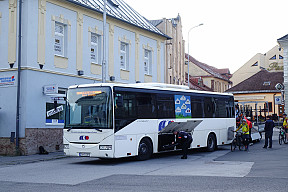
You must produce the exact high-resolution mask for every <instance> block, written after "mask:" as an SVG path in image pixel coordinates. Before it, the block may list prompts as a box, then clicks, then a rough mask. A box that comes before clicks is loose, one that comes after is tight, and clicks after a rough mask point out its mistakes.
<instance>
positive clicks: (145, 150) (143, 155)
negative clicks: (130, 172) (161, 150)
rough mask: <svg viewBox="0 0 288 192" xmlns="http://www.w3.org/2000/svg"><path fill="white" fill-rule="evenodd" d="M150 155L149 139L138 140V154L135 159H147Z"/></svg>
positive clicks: (150, 144) (150, 145)
mask: <svg viewBox="0 0 288 192" xmlns="http://www.w3.org/2000/svg"><path fill="white" fill-rule="evenodd" d="M151 155H152V143H151V141H150V140H149V139H147V138H144V139H142V140H141V141H140V144H139V147H138V156H137V160H139V161H143V160H147V159H149V158H150V157H151Z"/></svg>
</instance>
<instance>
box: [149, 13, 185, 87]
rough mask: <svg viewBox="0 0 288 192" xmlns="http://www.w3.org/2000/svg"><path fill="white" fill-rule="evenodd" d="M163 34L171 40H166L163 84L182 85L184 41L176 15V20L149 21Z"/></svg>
mask: <svg viewBox="0 0 288 192" xmlns="http://www.w3.org/2000/svg"><path fill="white" fill-rule="evenodd" d="M150 22H151V23H152V24H153V25H154V26H156V27H157V28H158V29H159V30H160V31H162V32H163V33H164V34H166V35H168V36H169V37H171V38H172V39H169V40H166V42H165V43H166V44H165V46H166V47H165V48H166V53H165V54H166V57H165V58H166V65H165V73H166V78H165V83H169V84H176V85H184V84H186V82H185V71H184V62H185V41H184V40H183V34H182V22H181V17H180V15H179V14H178V16H177V17H176V18H171V19H166V18H163V19H160V20H152V21H150Z"/></svg>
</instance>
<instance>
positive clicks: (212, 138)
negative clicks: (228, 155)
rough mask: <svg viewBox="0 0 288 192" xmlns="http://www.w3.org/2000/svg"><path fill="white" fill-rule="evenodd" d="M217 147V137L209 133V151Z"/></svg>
mask: <svg viewBox="0 0 288 192" xmlns="http://www.w3.org/2000/svg"><path fill="white" fill-rule="evenodd" d="M215 149H216V137H215V135H214V134H209V136H208V139H207V151H209V152H212V151H215Z"/></svg>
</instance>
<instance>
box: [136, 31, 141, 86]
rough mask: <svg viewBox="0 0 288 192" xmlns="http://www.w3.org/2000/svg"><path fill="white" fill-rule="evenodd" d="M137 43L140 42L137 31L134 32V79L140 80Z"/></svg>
mask: <svg viewBox="0 0 288 192" xmlns="http://www.w3.org/2000/svg"><path fill="white" fill-rule="evenodd" d="M139 43H140V35H139V33H137V32H135V81H140V74H139V70H140V66H139V63H140V62H139V48H140V47H139Z"/></svg>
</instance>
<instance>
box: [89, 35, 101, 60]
mask: <svg viewBox="0 0 288 192" xmlns="http://www.w3.org/2000/svg"><path fill="white" fill-rule="evenodd" d="M90 34H91V38H90V39H91V42H90V43H91V44H90V45H91V47H90V59H91V63H95V64H99V65H101V61H100V58H101V36H100V35H98V34H97V33H93V32H91V33H90ZM93 37H95V39H97V42H94V41H93V39H94V38H93ZM92 49H94V54H93V53H92ZM95 50H96V51H95ZM93 55H94V57H95V58H94V59H93V58H92V57H93Z"/></svg>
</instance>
